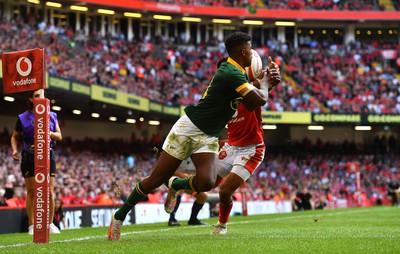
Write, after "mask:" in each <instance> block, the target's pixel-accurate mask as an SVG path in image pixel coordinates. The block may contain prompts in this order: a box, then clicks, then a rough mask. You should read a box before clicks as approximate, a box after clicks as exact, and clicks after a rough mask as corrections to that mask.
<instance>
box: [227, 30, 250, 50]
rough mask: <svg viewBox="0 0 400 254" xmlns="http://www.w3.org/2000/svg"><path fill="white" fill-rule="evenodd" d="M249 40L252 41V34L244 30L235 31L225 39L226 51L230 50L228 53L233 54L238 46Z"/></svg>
mask: <svg viewBox="0 0 400 254" xmlns="http://www.w3.org/2000/svg"><path fill="white" fill-rule="evenodd" d="M249 41H251V36H250V35H249V34H246V33H243V32H234V33H232V34H230V35H229V36H228V38H226V40H225V47H226V51H228V54H229V55H231V53H233V50H234V49H235V48H236V47H240V46H242V45H243V44H245V43H247V42H249Z"/></svg>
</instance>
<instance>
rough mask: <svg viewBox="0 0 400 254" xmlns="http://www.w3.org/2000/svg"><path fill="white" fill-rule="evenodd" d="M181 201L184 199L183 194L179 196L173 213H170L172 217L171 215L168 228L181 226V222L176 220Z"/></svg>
mask: <svg viewBox="0 0 400 254" xmlns="http://www.w3.org/2000/svg"><path fill="white" fill-rule="evenodd" d="M181 199H182V193H181V192H179V193H178V196H177V198H176V204H175V208H174V210H173V211H172V213H170V215H169V220H168V226H180V225H181V224H180V223H179V221H178V220H177V219H176V218H175V215H176V212H177V211H178V208H179V205H180V204H181Z"/></svg>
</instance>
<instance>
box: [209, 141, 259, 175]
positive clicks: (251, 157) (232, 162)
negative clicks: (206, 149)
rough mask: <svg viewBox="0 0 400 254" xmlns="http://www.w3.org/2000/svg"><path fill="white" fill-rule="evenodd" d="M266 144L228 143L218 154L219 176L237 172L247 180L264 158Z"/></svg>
mask: <svg viewBox="0 0 400 254" xmlns="http://www.w3.org/2000/svg"><path fill="white" fill-rule="evenodd" d="M264 154H265V145H264V144H258V145H250V146H231V145H229V144H228V143H226V144H225V145H224V146H223V147H222V148H221V150H220V151H219V155H218V159H219V160H218V162H219V168H218V172H217V173H218V176H220V177H222V178H223V177H225V176H227V175H228V174H229V173H230V172H232V173H235V174H236V175H238V176H239V177H240V178H242V179H243V181H247V180H248V179H249V178H250V176H251V175H253V173H254V172H255V171H256V169H257V168H258V166H259V165H260V164H261V162H262V161H263V160H264Z"/></svg>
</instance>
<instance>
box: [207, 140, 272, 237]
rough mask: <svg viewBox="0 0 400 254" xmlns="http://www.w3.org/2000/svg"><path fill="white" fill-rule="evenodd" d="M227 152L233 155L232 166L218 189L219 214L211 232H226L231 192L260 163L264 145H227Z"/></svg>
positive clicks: (230, 205)
mask: <svg viewBox="0 0 400 254" xmlns="http://www.w3.org/2000/svg"><path fill="white" fill-rule="evenodd" d="M227 151H228V153H227V154H228V157H229V154H233V155H234V156H235V159H234V162H233V163H232V165H233V167H232V170H231V172H230V173H229V174H228V175H227V176H226V178H225V180H224V181H223V182H222V184H221V186H220V190H219V200H220V203H219V215H218V223H217V224H216V225H215V229H214V231H213V234H226V233H227V227H226V224H227V223H228V220H229V215H230V212H231V210H232V207H233V202H232V195H233V193H234V192H235V191H236V190H237V189H238V188H239V187H240V186H241V185H242V184H243V183H244V182H245V181H247V180H248V179H249V178H250V177H251V175H252V174H253V173H254V171H255V170H256V169H257V167H258V166H259V165H260V164H261V162H262V161H263V159H264V153H265V146H264V145H263V144H262V145H257V146H249V147H248V148H246V149H244V148H243V147H242V148H240V149H238V148H235V147H230V148H229V147H228V148H227ZM221 165H222V164H221ZM218 174H219V175H223V169H221V170H220V172H218Z"/></svg>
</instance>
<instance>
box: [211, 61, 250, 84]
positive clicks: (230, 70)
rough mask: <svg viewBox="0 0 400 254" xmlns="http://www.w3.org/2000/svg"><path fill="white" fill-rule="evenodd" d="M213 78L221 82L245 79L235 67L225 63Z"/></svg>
mask: <svg viewBox="0 0 400 254" xmlns="http://www.w3.org/2000/svg"><path fill="white" fill-rule="evenodd" d="M215 78H216V79H221V80H235V79H238V78H240V79H245V75H244V73H243V72H242V71H241V70H240V69H239V68H237V67H236V66H235V65H233V64H230V63H228V62H225V63H222V65H221V66H220V67H219V68H218V70H217V72H216V74H215Z"/></svg>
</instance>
